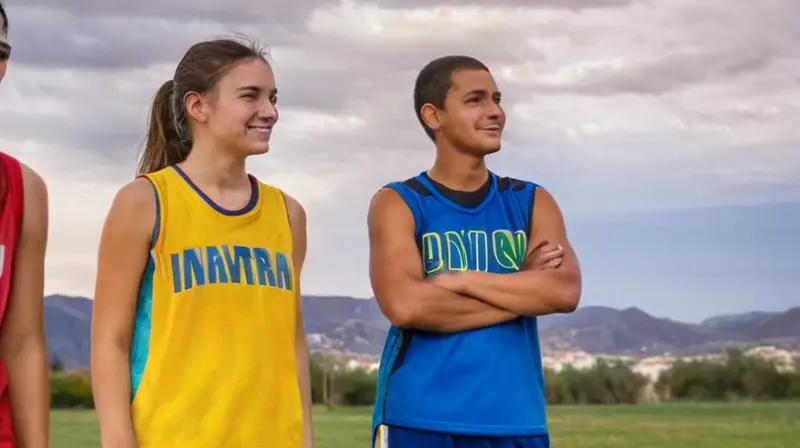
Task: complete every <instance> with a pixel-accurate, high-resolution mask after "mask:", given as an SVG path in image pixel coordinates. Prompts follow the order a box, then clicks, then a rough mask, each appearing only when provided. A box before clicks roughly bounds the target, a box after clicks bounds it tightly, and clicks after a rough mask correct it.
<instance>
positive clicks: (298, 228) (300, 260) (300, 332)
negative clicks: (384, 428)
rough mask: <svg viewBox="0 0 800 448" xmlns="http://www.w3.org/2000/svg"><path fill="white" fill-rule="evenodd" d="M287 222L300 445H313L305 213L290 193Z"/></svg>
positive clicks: (287, 197)
mask: <svg viewBox="0 0 800 448" xmlns="http://www.w3.org/2000/svg"><path fill="white" fill-rule="evenodd" d="M284 198H285V200H286V209H287V213H288V214H289V224H290V225H291V227H292V240H293V244H292V246H293V251H292V252H293V253H292V259H293V260H294V269H295V278H296V279H297V284H296V286H297V287H296V289H295V291H296V292H297V325H296V330H295V331H296V334H295V358H296V360H297V381H298V383H299V385H300V398H301V400H302V403H303V448H313V446H314V424H313V422H312V417H311V380H310V373H309V361H308V341H307V340H306V331H305V328H304V327H303V310H302V307H301V305H300V303H301V296H300V274H301V272H302V270H303V264H304V263H305V259H306V246H307V242H306V212H305V210H304V209H303V206H302V205H300V203H299V202H297V201H296V200H295V199H293V198H292V197H291V196H289V195H286V194H284Z"/></svg>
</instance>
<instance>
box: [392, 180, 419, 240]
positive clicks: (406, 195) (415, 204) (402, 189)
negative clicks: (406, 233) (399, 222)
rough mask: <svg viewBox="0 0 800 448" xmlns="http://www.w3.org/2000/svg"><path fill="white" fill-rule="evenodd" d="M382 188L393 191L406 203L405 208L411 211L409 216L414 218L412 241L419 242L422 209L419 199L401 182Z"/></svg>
mask: <svg viewBox="0 0 800 448" xmlns="http://www.w3.org/2000/svg"><path fill="white" fill-rule="evenodd" d="M384 188H390V189H392V190H394V191H395V192H396V193H397V194H399V195H400V197H401V198H402V199H403V202H405V203H406V206H407V207H408V209H409V210H410V211H411V215H412V216H413V217H414V239H415V240H417V241H419V239H420V230H421V229H422V226H421V222H422V207H421V206H420V203H419V198H418V197H417V195H416V194H415V193H414V192H413V191H412V190H411V189H410V188H408V187H407V186H405V185H403V183H402V182H392V183H390V184H388V185H386V186H384Z"/></svg>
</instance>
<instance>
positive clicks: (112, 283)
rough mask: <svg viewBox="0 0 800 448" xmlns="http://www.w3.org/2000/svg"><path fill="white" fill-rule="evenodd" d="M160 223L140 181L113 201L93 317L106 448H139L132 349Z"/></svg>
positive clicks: (97, 396) (96, 386)
mask: <svg viewBox="0 0 800 448" xmlns="http://www.w3.org/2000/svg"><path fill="white" fill-rule="evenodd" d="M155 219H156V201H155V196H154V192H153V186H152V185H151V184H150V182H149V181H148V180H147V179H145V178H139V179H136V180H134V181H133V182H131V183H130V184H128V185H126V186H125V187H123V188H122V189H121V190H120V191H119V192H118V193H117V196H116V197H115V198H114V202H113V204H112V205H111V210H110V211H109V213H108V216H107V217H106V222H105V225H104V227H103V234H102V237H101V239H100V250H99V255H98V266H97V282H96V285H95V295H94V310H93V314H92V339H91V365H92V391H93V393H94V401H95V407H96V408H97V414H98V418H99V420H100V436H101V442H102V446H103V447H105V448H135V447H136V439H135V436H134V431H133V425H132V422H131V382H130V356H129V353H130V347H131V336H132V332H133V321H134V315H135V311H136V301H137V296H138V292H139V282H140V281H141V278H142V274H143V273H144V269H145V266H146V265H147V259H148V256H149V253H150V247H151V243H152V241H151V240H152V235H153V225H154V223H155Z"/></svg>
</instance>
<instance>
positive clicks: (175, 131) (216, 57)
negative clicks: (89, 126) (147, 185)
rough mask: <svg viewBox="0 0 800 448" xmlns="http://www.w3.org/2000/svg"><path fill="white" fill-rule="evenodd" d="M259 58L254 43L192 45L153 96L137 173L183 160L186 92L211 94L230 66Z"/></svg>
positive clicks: (187, 134)
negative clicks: (169, 77) (171, 77)
mask: <svg viewBox="0 0 800 448" xmlns="http://www.w3.org/2000/svg"><path fill="white" fill-rule="evenodd" d="M252 59H261V60H263V61H264V62H266V57H265V52H264V50H263V49H262V48H260V47H259V46H258V45H257V44H256V43H255V42H246V43H244V42H239V41H237V40H234V39H219V40H211V41H205V42H200V43H197V44H194V45H192V46H191V47H190V48H189V49H188V50H187V51H186V54H185V55H183V59H181V61H180V62H179V63H178V67H177V68H176V69H175V76H174V77H173V79H171V80H169V81H167V82H165V83H164V84H163V85H162V86H161V88H160V89H158V92H157V93H156V96H155V98H154V99H153V106H152V108H151V109H150V120H149V124H148V131H147V141H146V142H145V148H144V154H142V158H141V160H140V161H139V174H146V173H152V172H154V171H158V170H161V169H163V168H166V167H168V166H170V165H173V164H175V163H179V162H183V161H184V160H186V158H187V157H188V156H189V152H190V151H191V149H192V136H191V129H190V127H189V120H188V117H187V113H186V105H185V104H184V98H185V97H186V95H187V94H188V93H190V92H194V93H198V94H201V95H205V94H208V93H211V92H212V91H213V90H214V88H215V87H216V85H217V83H218V82H219V80H220V78H222V76H224V75H225V74H226V73H227V72H228V71H229V70H230V69H231V68H233V66H234V65H236V64H237V63H239V62H242V61H247V60H252Z"/></svg>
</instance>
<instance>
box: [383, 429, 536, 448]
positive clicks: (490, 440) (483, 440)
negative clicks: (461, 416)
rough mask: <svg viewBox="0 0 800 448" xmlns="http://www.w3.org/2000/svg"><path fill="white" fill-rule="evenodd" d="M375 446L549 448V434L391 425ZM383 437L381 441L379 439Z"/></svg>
mask: <svg viewBox="0 0 800 448" xmlns="http://www.w3.org/2000/svg"><path fill="white" fill-rule="evenodd" d="M384 430H385V432H383V431H380V432H379V434H381V435H383V437H378V440H377V441H376V442H377V443H376V445H375V448H550V436H548V435H547V434H544V435H540V436H526V437H485V436H463V435H451V434H442V433H437V432H428V431H420V430H417V429H407V428H399V427H396V426H392V427H389V428H384ZM381 439H383V441H382V440H381Z"/></svg>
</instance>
